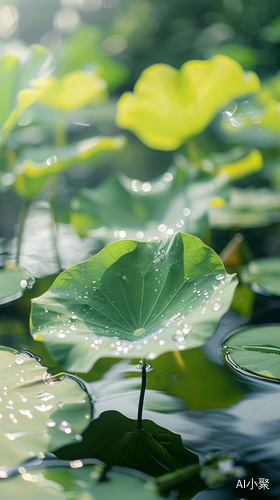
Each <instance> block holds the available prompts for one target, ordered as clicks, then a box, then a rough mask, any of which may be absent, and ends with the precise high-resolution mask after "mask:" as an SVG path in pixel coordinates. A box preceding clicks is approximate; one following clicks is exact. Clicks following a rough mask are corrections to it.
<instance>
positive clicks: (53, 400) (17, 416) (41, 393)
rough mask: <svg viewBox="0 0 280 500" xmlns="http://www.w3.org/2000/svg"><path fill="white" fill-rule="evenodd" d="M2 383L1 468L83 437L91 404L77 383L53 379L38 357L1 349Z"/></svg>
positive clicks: (58, 377)
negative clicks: (81, 435) (82, 433)
mask: <svg viewBox="0 0 280 500" xmlns="http://www.w3.org/2000/svg"><path fill="white" fill-rule="evenodd" d="M0 381H1V389H0V395H1V397H0V421H1V429H0V441H1V459H0V466H1V467H11V466H15V465H17V464H19V463H20V462H22V461H23V460H27V459H30V458H31V457H34V456H36V454H38V453H39V452H46V451H49V452H51V451H54V450H56V449H57V448H59V447H61V446H62V445H65V444H66V443H69V442H73V441H75V440H80V439H81V437H80V434H81V432H83V430H84V429H85V428H86V427H87V426H88V424H89V419H90V418H91V405H90V401H89V397H88V395H87V394H86V392H85V391H84V390H83V389H82V387H81V386H80V385H79V384H78V383H77V382H76V381H75V380H73V379H71V378H69V377H65V376H64V375H63V374H62V375H61V376H52V375H50V374H49V373H48V372H47V371H46V368H44V367H43V366H41V365H40V363H39V361H38V360H37V359H36V358H33V357H30V356H29V355H28V354H27V353H24V352H19V351H16V350H14V349H9V348H7V347H1V348H0Z"/></svg>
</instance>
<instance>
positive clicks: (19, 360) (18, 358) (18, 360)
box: [15, 356, 24, 365]
mask: <svg viewBox="0 0 280 500" xmlns="http://www.w3.org/2000/svg"><path fill="white" fill-rule="evenodd" d="M23 363H24V359H23V358H22V357H21V356H18V357H17V358H16V359H15V364H16V365H22V364H23Z"/></svg>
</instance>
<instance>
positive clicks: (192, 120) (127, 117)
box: [116, 55, 260, 150]
mask: <svg viewBox="0 0 280 500" xmlns="http://www.w3.org/2000/svg"><path fill="white" fill-rule="evenodd" d="M259 87H260V83H259V79H258V77H257V75H256V74H255V73H253V72H248V73H245V72H244V71H243V69H242V67H241V66H240V65H239V64H238V63H237V62H236V61H234V60H233V59H230V58H229V57H226V56H221V55H217V56H214V57H212V58H211V59H209V60H207V61H188V62H186V63H185V64H184V65H183V66H182V67H181V69H180V70H177V69H175V68H173V67H171V66H168V65H166V64H155V65H153V66H150V67H149V68H147V69H146V70H145V71H144V72H143V73H142V75H141V76H140V78H139V80H138V81H137V83H136V85H135V88H134V92H133V93H131V92H125V93H124V94H123V95H122V96H121V98H120V100H119V102H118V108H117V116H116V123H117V125H118V126H119V127H121V128H124V129H128V130H131V131H132V132H133V133H134V134H135V135H136V136H137V137H138V138H139V139H140V140H141V141H142V142H143V143H144V144H146V145H147V146H149V147H151V148H154V149H162V150H173V149H177V148H178V147H179V146H180V145H181V144H182V143H184V142H185V141H186V140H187V139H188V138H189V137H192V136H194V135H197V134H199V133H200V132H202V131H203V130H204V129H205V128H206V127H207V126H208V125H209V123H210V122H211V121H212V120H213V118H214V117H215V115H216V114H217V112H218V111H219V110H220V109H221V107H222V106H223V105H224V104H226V102H227V101H228V100H229V99H235V98H238V97H242V96H243V95H246V94H250V93H255V92H257V91H258V90H259Z"/></svg>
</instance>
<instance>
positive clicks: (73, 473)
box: [0, 460, 161, 500]
mask: <svg viewBox="0 0 280 500" xmlns="http://www.w3.org/2000/svg"><path fill="white" fill-rule="evenodd" d="M43 467H44V466H43V465H42V468H41V469H33V470H32V469H30V468H28V470H25V469H24V468H21V474H19V475H17V476H16V477H12V478H8V479H5V480H1V482H0V494H1V498H3V499H4V498H5V499H8V498H9V500H18V498H19V491H20V499H21V500H30V498H40V500H49V499H50V498H51V499H52V500H68V499H69V498H74V499H75V500H96V499H98V500H108V498H113V497H114V495H115V494H116V491H117V492H118V495H119V498H125V497H126V496H127V498H129V499H131V500H155V499H156V498H161V497H159V495H158V494H157V487H156V484H153V478H151V477H150V476H146V475H145V476H144V475H143V474H142V476H141V477H139V474H138V476H137V475H136V474H133V471H129V470H127V469H123V470H122V469H120V468H118V470H116V471H114V470H112V471H110V472H108V473H106V478H107V481H99V479H100V477H101V474H102V473H103V467H102V466H100V465H95V466H92V465H84V464H83V462H82V461H81V460H74V461H72V462H70V467H65V466H61V465H60V464H57V466H56V467H51V468H48V469H46V468H43ZM2 474H3V473H2Z"/></svg>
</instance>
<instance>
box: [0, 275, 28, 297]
mask: <svg viewBox="0 0 280 500" xmlns="http://www.w3.org/2000/svg"><path fill="white" fill-rule="evenodd" d="M31 281H32V278H31V277H30V276H29V275H28V274H27V273H26V272H25V271H22V270H21V269H13V268H12V269H9V268H4V269H1V270H0V304H6V303H7V302H10V301H11V300H16V299H19V297H21V296H22V294H23V292H24V290H25V289H26V288H27V287H28V286H29V285H30V282H31Z"/></svg>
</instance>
